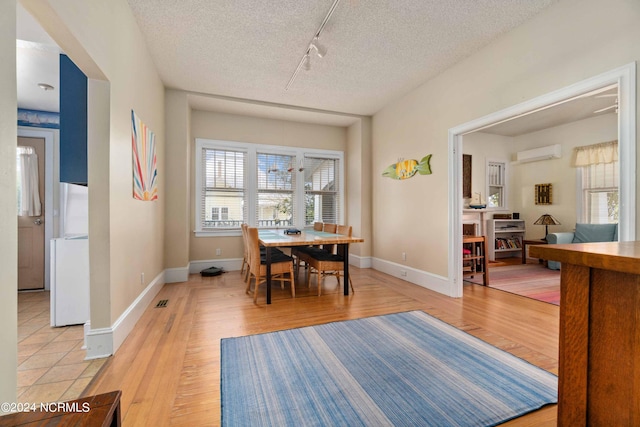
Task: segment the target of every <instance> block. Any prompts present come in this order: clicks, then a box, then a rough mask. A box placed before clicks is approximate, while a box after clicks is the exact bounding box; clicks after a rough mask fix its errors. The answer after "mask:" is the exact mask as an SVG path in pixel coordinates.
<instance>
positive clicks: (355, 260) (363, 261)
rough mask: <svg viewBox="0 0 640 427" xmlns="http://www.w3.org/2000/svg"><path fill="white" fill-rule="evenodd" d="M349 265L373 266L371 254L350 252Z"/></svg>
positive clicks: (359, 266)
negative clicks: (361, 254)
mask: <svg viewBox="0 0 640 427" xmlns="http://www.w3.org/2000/svg"><path fill="white" fill-rule="evenodd" d="M349 265H354V266H356V267H358V268H371V266H372V265H373V261H372V258H371V257H370V256H358V255H353V254H349Z"/></svg>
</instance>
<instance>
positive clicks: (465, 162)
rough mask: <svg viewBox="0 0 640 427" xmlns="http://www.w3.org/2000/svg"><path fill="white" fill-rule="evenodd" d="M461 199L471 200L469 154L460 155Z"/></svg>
mask: <svg viewBox="0 0 640 427" xmlns="http://www.w3.org/2000/svg"><path fill="white" fill-rule="evenodd" d="M462 197H463V198H465V199H470V198H471V154H463V155H462Z"/></svg>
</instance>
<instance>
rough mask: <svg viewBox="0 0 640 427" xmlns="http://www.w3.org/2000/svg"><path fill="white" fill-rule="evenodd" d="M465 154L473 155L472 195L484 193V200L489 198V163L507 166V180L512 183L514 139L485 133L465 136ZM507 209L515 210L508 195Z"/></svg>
mask: <svg viewBox="0 0 640 427" xmlns="http://www.w3.org/2000/svg"><path fill="white" fill-rule="evenodd" d="M462 152H463V153H464V154H470V155H471V193H472V195H473V193H482V198H483V199H485V200H486V198H487V161H489V160H496V161H502V162H505V164H506V165H507V174H508V175H507V180H508V182H509V183H510V182H511V180H512V179H513V177H512V175H511V168H510V163H511V153H512V152H513V138H511V137H508V136H501V135H493V134H489V133H483V132H474V133H470V134H468V135H465V136H464V139H463V150H462ZM505 208H506V209H510V210H511V209H515V206H512V203H511V198H510V197H509V195H507V205H506V206H505Z"/></svg>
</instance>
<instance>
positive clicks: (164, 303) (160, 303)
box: [156, 299, 169, 308]
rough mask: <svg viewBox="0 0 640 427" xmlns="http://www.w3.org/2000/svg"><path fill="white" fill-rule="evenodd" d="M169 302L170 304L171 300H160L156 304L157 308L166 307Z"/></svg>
mask: <svg viewBox="0 0 640 427" xmlns="http://www.w3.org/2000/svg"><path fill="white" fill-rule="evenodd" d="M168 302H169V300H168V299H161V300H160V301H158V303H157V304H156V308H162V307H166V306H167V303H168Z"/></svg>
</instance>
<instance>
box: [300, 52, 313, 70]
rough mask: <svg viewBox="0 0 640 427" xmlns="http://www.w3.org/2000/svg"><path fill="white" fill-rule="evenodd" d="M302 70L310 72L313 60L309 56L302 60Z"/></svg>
mask: <svg viewBox="0 0 640 427" xmlns="http://www.w3.org/2000/svg"><path fill="white" fill-rule="evenodd" d="M302 68H304V70H305V71H309V70H310V69H311V58H309V54H306V55H305V56H304V59H303V60H302Z"/></svg>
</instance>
